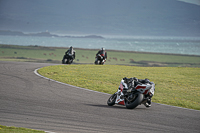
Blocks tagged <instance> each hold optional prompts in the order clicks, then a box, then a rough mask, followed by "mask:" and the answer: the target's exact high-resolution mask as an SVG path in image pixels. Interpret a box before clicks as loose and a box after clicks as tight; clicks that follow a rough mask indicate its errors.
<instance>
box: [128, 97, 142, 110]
mask: <svg viewBox="0 0 200 133" xmlns="http://www.w3.org/2000/svg"><path fill="white" fill-rule="evenodd" d="M143 99H144V95H143V94H140V93H139V94H135V96H134V99H128V100H127V99H126V100H125V105H126V108H127V109H134V108H136V107H137V106H138V105H139V104H141V102H142V101H143Z"/></svg>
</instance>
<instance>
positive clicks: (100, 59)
mask: <svg viewBox="0 0 200 133" xmlns="http://www.w3.org/2000/svg"><path fill="white" fill-rule="evenodd" d="M105 62H106V59H105V58H104V57H103V56H102V55H100V54H98V55H97V56H96V57H95V62H94V63H95V64H96V65H103V64H104V63H105Z"/></svg>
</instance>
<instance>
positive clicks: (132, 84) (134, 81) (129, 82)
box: [123, 77, 155, 107]
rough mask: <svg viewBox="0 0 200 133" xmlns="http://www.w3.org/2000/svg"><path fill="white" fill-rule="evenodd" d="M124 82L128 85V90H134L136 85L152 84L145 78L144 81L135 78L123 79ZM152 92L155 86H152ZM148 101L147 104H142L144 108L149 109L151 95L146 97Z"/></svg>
mask: <svg viewBox="0 0 200 133" xmlns="http://www.w3.org/2000/svg"><path fill="white" fill-rule="evenodd" d="M123 80H124V82H125V83H127V85H128V89H131V88H132V89H135V87H136V86H137V85H138V84H147V83H149V84H152V83H153V82H150V81H149V79H147V78H145V79H137V78H136V77H134V78H126V77H125V78H123ZM154 90H155V86H154ZM147 97H148V99H147V102H146V103H145V104H144V105H145V106H146V107H151V98H152V97H153V95H149V94H148V95H147Z"/></svg>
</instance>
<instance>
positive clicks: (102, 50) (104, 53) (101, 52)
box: [96, 47, 107, 61]
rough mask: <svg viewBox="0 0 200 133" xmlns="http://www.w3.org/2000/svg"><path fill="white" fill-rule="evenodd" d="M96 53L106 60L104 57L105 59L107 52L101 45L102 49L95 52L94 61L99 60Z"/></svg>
mask: <svg viewBox="0 0 200 133" xmlns="http://www.w3.org/2000/svg"><path fill="white" fill-rule="evenodd" d="M98 54H100V55H101V56H102V57H103V59H104V60H105V61H106V59H107V52H106V50H105V48H103V47H102V49H101V50H99V51H98V52H97V54H96V57H97V58H96V61H97V60H100V59H98Z"/></svg>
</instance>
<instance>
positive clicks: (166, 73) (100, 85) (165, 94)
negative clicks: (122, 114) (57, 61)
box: [38, 65, 200, 110]
mask: <svg viewBox="0 0 200 133" xmlns="http://www.w3.org/2000/svg"><path fill="white" fill-rule="evenodd" d="M38 72H39V73H40V74H41V75H43V76H45V77H48V78H51V79H54V80H57V81H60V82H63V83H67V84H71V85H74V86H79V87H82V88H87V89H91V90H95V91H100V92H105V93H110V94H112V93H114V92H116V91H117V88H118V86H119V84H120V81H121V79H122V78H123V77H129V78H130V77H137V78H139V79H144V78H148V79H150V81H152V82H154V83H155V84H156V91H155V95H154V97H153V98H152V100H153V102H156V103H162V104H168V105H173V106H179V107H184V108H190V109H196V110H200V82H199V79H200V68H186V67H137V66H122V65H104V66H99V65H57V66H48V67H44V68H41V69H39V70H38Z"/></svg>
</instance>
